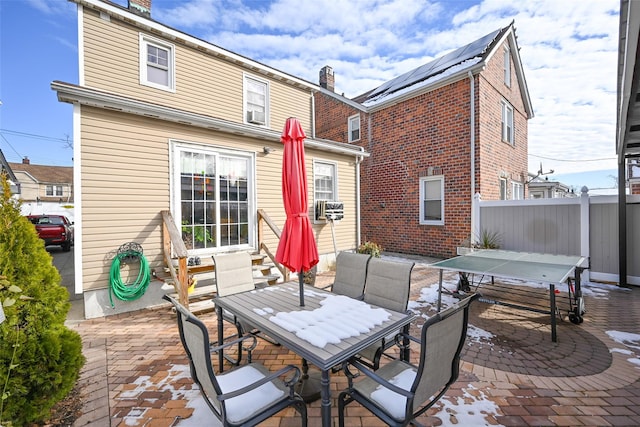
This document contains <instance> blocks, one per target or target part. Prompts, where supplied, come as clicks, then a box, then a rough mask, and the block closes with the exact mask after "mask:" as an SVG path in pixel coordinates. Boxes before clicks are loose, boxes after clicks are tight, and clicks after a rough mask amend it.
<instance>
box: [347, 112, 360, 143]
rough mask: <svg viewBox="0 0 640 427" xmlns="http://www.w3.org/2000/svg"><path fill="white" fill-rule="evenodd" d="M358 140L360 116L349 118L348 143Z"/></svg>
mask: <svg viewBox="0 0 640 427" xmlns="http://www.w3.org/2000/svg"><path fill="white" fill-rule="evenodd" d="M358 140H360V114H356V115H355V116H351V117H349V142H353V141H358Z"/></svg>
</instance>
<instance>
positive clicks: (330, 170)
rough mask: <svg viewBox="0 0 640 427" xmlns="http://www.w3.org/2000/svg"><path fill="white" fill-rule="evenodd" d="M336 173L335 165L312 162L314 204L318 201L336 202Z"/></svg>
mask: <svg viewBox="0 0 640 427" xmlns="http://www.w3.org/2000/svg"><path fill="white" fill-rule="evenodd" d="M336 172H337V165H336V164H335V163H330V162H324V161H317V160H316V161H314V162H313V184H314V185H313V199H314V203H315V202H317V201H319V200H325V201H335V200H338V190H337V177H336ZM316 219H317V218H316Z"/></svg>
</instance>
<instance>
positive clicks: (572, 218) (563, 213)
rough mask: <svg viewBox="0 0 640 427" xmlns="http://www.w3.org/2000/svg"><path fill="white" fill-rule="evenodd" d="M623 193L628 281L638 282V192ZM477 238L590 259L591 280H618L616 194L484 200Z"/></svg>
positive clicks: (478, 205) (477, 205)
mask: <svg viewBox="0 0 640 427" xmlns="http://www.w3.org/2000/svg"><path fill="white" fill-rule="evenodd" d="M626 197H627V283H629V284H632V285H640V196H638V195H635V196H626ZM473 209H474V212H473V215H474V216H475V218H476V220H475V221H474V224H475V230H474V235H475V236H481V235H482V232H483V231H486V232H491V233H497V234H498V235H499V236H500V248H501V249H505V250H514V251H523V252H537V253H550V254H562V255H580V256H585V257H589V259H590V266H591V268H590V270H589V272H588V273H589V280H593V281H602V282H615V283H618V281H619V275H618V266H619V264H618V257H619V245H618V196H589V195H588V193H587V192H583V193H582V194H581V195H580V197H575V198H561V199H528V200H499V201H482V200H481V198H480V196H479V195H476V198H475V200H474V206H473Z"/></svg>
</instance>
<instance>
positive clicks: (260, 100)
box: [244, 76, 269, 125]
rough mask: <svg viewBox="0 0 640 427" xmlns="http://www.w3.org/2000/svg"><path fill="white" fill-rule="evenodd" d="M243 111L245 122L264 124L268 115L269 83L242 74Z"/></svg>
mask: <svg viewBox="0 0 640 427" xmlns="http://www.w3.org/2000/svg"><path fill="white" fill-rule="evenodd" d="M244 111H245V121H246V123H253V124H256V125H266V124H267V118H268V117H269V83H267V82H266V81H264V80H260V79H256V78H254V77H249V76H244Z"/></svg>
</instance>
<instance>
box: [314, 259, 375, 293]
mask: <svg viewBox="0 0 640 427" xmlns="http://www.w3.org/2000/svg"><path fill="white" fill-rule="evenodd" d="M370 259H371V255H367V254H359V253H354V252H340V253H339V254H338V256H337V258H336V277H335V279H334V282H333V284H331V285H329V286H327V287H325V288H324V289H328V288H331V292H333V293H335V294H339V295H346V296H348V297H351V298H356V299H362V296H363V294H364V283H365V280H366V278H367V265H368V264H369V260H370Z"/></svg>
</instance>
